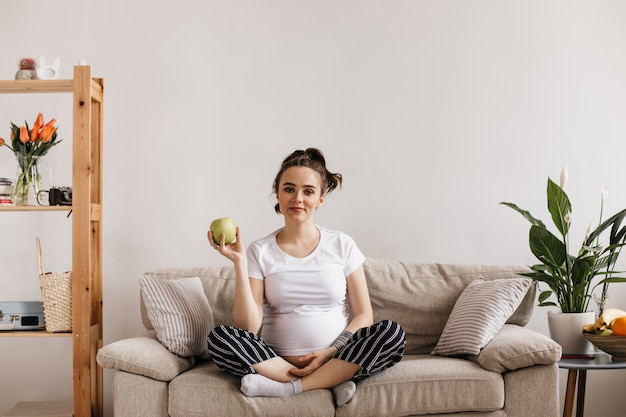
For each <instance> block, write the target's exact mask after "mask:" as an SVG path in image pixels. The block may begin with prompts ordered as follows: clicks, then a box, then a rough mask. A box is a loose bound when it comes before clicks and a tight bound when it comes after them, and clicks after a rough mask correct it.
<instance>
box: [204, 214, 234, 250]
mask: <svg viewBox="0 0 626 417" xmlns="http://www.w3.org/2000/svg"><path fill="white" fill-rule="evenodd" d="M209 230H210V231H211V233H213V240H215V243H217V244H220V243H221V241H222V235H225V237H226V239H225V243H226V244H227V245H228V244H229V243H232V242H233V241H234V240H235V234H236V233H237V225H236V224H235V221H234V220H233V219H231V218H230V217H222V218H219V219H215V220H213V221H212V222H211V226H210V227H209Z"/></svg>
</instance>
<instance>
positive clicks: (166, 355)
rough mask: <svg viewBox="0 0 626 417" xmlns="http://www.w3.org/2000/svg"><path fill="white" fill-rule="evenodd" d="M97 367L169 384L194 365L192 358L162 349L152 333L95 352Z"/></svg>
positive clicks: (119, 341)
mask: <svg viewBox="0 0 626 417" xmlns="http://www.w3.org/2000/svg"><path fill="white" fill-rule="evenodd" d="M96 361H97V362H98V365H100V366H102V367H103V368H109V369H119V370H122V371H126V372H130V373H132V374H137V375H143V376H147V377H149V378H153V379H157V380H159V381H165V382H168V381H171V380H172V379H174V378H175V377H176V376H177V375H179V374H180V373H182V372H185V371H186V370H188V369H190V368H191V367H192V366H194V364H195V359H194V358H181V357H179V356H176V355H174V354H173V353H171V352H170V351H169V350H167V349H166V348H165V346H163V345H162V344H161V343H160V342H159V341H158V340H157V338H156V332H155V331H148V332H146V333H145V334H143V335H142V336H138V337H132V338H129V339H122V340H118V341H117V342H113V343H111V344H108V345H106V346H103V347H102V348H100V349H99V350H98V354H97V356H96Z"/></svg>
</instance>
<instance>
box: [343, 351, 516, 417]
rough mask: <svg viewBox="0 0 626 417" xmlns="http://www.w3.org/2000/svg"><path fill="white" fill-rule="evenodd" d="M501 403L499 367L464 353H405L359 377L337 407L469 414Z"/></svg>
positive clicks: (371, 416)
mask: <svg viewBox="0 0 626 417" xmlns="http://www.w3.org/2000/svg"><path fill="white" fill-rule="evenodd" d="M503 406H504V380H503V378H502V375H500V374H499V373H495V372H490V371H487V370H485V369H483V368H482V367H480V366H479V365H477V364H476V363H473V362H471V361H468V360H464V359H457V358H448V357H440V356H429V355H406V356H404V357H403V358H402V360H401V361H400V362H399V363H398V364H396V365H395V366H393V367H392V368H389V369H386V370H385V371H384V372H381V373H379V374H376V375H374V376H372V377H370V378H367V379H364V380H362V381H359V382H357V388H356V392H355V393H354V396H353V397H352V400H351V401H350V402H349V403H347V404H346V405H344V406H341V407H338V408H337V417H345V416H359V417H379V416H414V415H425V414H439V413H443V414H446V413H450V414H451V413H464V412H465V413H468V414H470V413H472V412H479V411H481V412H497V410H501V409H502V407H503ZM500 412H501V411H500ZM462 415H464V414H462ZM472 415H473V414H472Z"/></svg>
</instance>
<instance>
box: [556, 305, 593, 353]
mask: <svg viewBox="0 0 626 417" xmlns="http://www.w3.org/2000/svg"><path fill="white" fill-rule="evenodd" d="M595 321H596V313H595V312H593V311H588V312H586V313H561V312H560V311H548V329H549V331H550V338H552V340H554V341H555V342H557V343H558V344H559V345H561V348H562V349H563V357H564V358H567V357H570V358H571V357H580V356H583V357H584V356H588V357H590V356H593V355H594V351H595V348H594V347H593V345H592V344H591V343H590V342H589V341H588V340H587V339H586V338H585V336H583V326H584V325H585V324H589V323H593V322H595Z"/></svg>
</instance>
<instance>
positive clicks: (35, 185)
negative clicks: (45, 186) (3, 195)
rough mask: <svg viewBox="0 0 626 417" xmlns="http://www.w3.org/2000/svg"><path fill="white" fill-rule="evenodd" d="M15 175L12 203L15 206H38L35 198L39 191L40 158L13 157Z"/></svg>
mask: <svg viewBox="0 0 626 417" xmlns="http://www.w3.org/2000/svg"><path fill="white" fill-rule="evenodd" d="M15 156H16V158H17V173H16V175H15V185H14V187H13V201H14V202H15V205H16V206H35V205H38V200H37V196H38V195H39V191H41V168H40V163H41V157H40V156H33V155H21V154H17V155H15Z"/></svg>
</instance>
